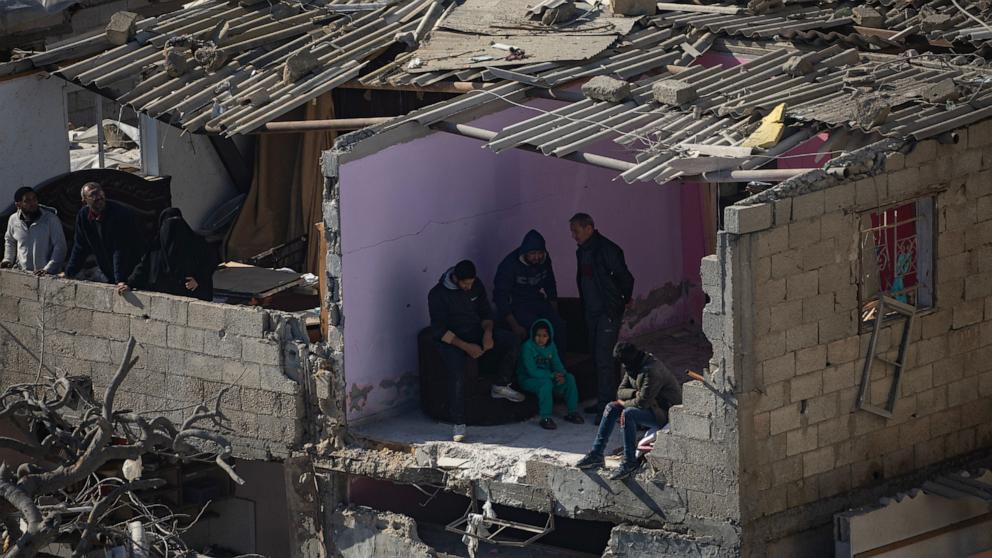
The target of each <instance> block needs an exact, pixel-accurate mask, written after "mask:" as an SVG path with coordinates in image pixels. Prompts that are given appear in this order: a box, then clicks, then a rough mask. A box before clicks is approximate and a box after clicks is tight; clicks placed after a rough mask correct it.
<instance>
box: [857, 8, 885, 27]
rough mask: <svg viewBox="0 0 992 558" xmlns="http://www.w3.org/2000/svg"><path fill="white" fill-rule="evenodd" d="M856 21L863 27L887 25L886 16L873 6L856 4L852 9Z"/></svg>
mask: <svg viewBox="0 0 992 558" xmlns="http://www.w3.org/2000/svg"><path fill="white" fill-rule="evenodd" d="M851 17H852V18H853V19H854V23H855V24H857V25H860V26H862V27H874V28H876V29H881V28H882V27H883V26H884V25H885V16H883V15H882V14H880V13H879V12H878V10H876V9H875V8H872V7H871V6H855V7H854V9H853V10H852V11H851Z"/></svg>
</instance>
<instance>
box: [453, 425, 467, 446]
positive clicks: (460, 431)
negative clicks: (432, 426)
mask: <svg viewBox="0 0 992 558" xmlns="http://www.w3.org/2000/svg"><path fill="white" fill-rule="evenodd" d="M451 439H452V441H455V442H463V441H465V425H464V424H456V425H455V430H454V433H453V434H452V436H451Z"/></svg>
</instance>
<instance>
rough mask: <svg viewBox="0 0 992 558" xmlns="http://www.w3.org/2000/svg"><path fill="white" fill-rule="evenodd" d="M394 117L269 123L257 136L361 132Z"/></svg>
mask: <svg viewBox="0 0 992 558" xmlns="http://www.w3.org/2000/svg"><path fill="white" fill-rule="evenodd" d="M394 118H396V117H394V116H380V117H374V118H332V119H330V120H288V121H284V122H269V123H268V124H265V125H264V126H262V127H261V128H259V129H258V130H257V131H256V132H254V133H256V134H296V133H300V132H319V131H325V130H360V129H362V128H365V127H368V126H375V125H377V124H383V123H386V122H389V121H390V120H393V119H394Z"/></svg>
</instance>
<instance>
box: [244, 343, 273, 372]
mask: <svg viewBox="0 0 992 558" xmlns="http://www.w3.org/2000/svg"><path fill="white" fill-rule="evenodd" d="M241 355H242V359H244V360H246V361H248V362H257V363H259V364H265V365H269V366H281V365H282V347H281V346H280V345H279V344H278V343H275V342H273V341H268V340H262V339H248V338H246V339H244V340H243V341H242V349H241Z"/></svg>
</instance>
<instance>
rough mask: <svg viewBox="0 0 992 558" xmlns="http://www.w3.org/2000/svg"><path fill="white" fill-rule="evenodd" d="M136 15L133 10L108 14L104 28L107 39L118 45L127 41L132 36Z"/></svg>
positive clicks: (136, 20) (136, 19)
mask: <svg viewBox="0 0 992 558" xmlns="http://www.w3.org/2000/svg"><path fill="white" fill-rule="evenodd" d="M138 17H139V16H138V14H136V13H134V12H117V13H115V14H114V15H112V16H110V23H108V24H107V29H106V35H107V40H108V41H110V43H111V44H114V45H118V46H120V45H123V44H125V43H127V42H128V41H129V40H131V39H132V38H133V37H134V31H135V24H136V23H137V22H138Z"/></svg>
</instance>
